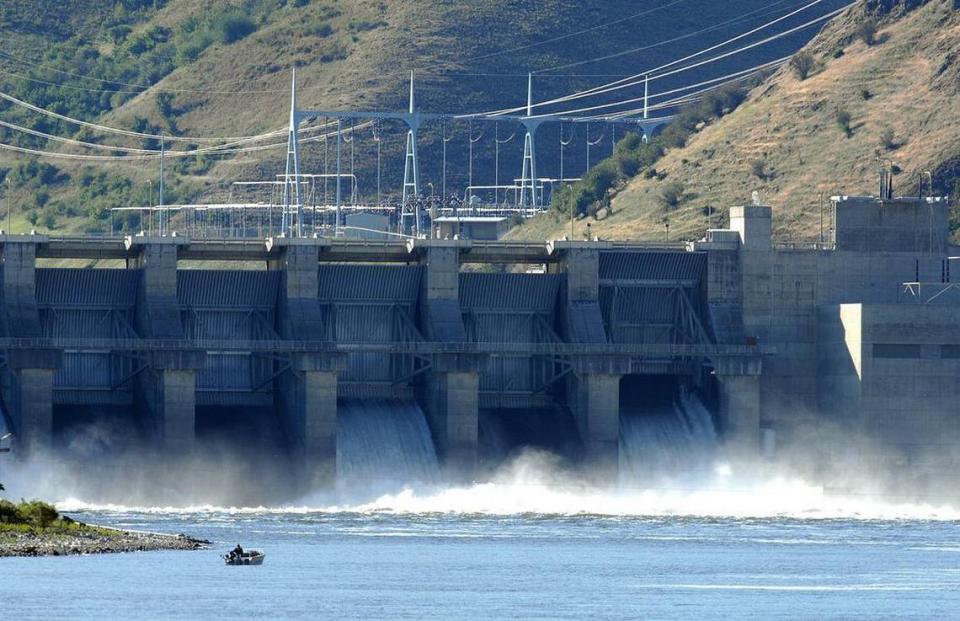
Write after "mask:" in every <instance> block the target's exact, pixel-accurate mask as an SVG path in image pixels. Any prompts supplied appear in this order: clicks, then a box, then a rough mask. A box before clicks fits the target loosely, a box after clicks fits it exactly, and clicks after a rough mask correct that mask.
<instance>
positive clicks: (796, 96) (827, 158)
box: [516, 0, 960, 239]
mask: <svg viewBox="0 0 960 621" xmlns="http://www.w3.org/2000/svg"><path fill="white" fill-rule="evenodd" d="M864 10H865V9H864V6H863V5H862V4H861V5H858V6H857V7H854V8H852V9H851V10H850V11H849V12H847V13H845V14H844V15H842V16H840V17H839V18H837V19H836V20H835V21H834V22H833V23H831V25H830V26H829V27H828V28H826V29H825V30H824V31H823V32H822V33H821V34H820V35H819V36H818V37H817V38H815V39H814V40H813V41H812V42H811V43H810V44H809V45H808V47H807V48H806V49H807V51H809V52H810V54H812V55H813V57H814V58H815V59H816V62H817V65H816V68H815V69H814V71H813V72H812V73H811V74H810V75H809V77H807V78H806V79H804V80H801V79H799V78H798V77H797V75H796V74H795V72H794V71H792V70H791V69H790V68H789V67H784V68H783V69H782V70H780V71H778V72H777V73H776V74H775V75H773V76H771V77H770V78H769V79H768V80H766V81H765V82H764V83H763V84H761V85H760V86H758V87H756V88H755V89H754V90H753V91H752V92H751V94H750V96H749V98H748V99H747V101H746V102H745V103H743V104H742V105H741V106H740V107H739V108H737V109H736V110H735V111H734V112H733V113H731V114H729V115H727V116H724V117H722V118H721V119H719V120H716V121H715V122H712V123H711V124H709V125H707V126H705V127H703V128H702V129H701V131H699V132H697V133H696V134H694V135H693V136H692V137H691V138H690V140H689V141H688V143H687V145H686V146H685V147H684V148H678V149H673V150H669V151H668V152H667V154H666V155H665V156H664V157H663V158H662V159H661V160H660V161H659V162H657V164H656V173H657V174H656V175H652V173H647V174H644V173H643V172H641V174H640V175H638V176H637V177H636V178H634V179H632V180H631V181H630V182H628V183H627V184H626V185H625V186H624V187H622V188H620V189H619V191H618V192H617V194H616V196H615V197H614V198H613V200H612V209H611V210H610V212H609V213H604V212H603V211H601V213H600V216H601V217H602V219H600V220H594V219H592V218H591V219H590V220H589V221H590V222H591V224H592V230H593V231H594V232H595V233H596V234H599V235H600V236H601V237H603V238H609V239H645V238H657V239H662V238H663V237H664V236H665V235H667V234H669V236H670V238H672V239H694V238H698V237H700V236H701V235H702V234H703V232H704V229H705V228H706V227H707V226H708V218H707V217H706V213H707V212H708V211H709V209H708V208H710V207H713V208H715V209H716V215H714V216H713V217H712V219H711V221H710V222H709V225H710V226H712V227H716V226H718V225H722V224H723V223H724V221H725V218H726V208H728V207H729V206H731V205H737V204H744V203H746V202H749V201H750V198H751V193H752V192H753V191H757V192H759V193H760V196H761V199H762V201H763V202H764V203H766V204H769V205H772V206H773V209H774V212H773V213H774V226H775V234H776V235H777V236H779V237H781V238H791V239H811V238H815V237H816V236H817V235H818V231H819V208H818V195H819V194H820V193H823V194H824V195H825V196H830V195H834V194H838V193H843V194H870V193H874V194H875V193H876V185H877V172H876V171H877V155H878V153H879V154H880V156H881V157H883V158H890V159H891V160H892V162H893V164H894V165H895V166H896V169H899V170H901V171H902V172H900V173H899V174H898V175H897V177H896V180H895V184H896V185H895V187H896V189H897V191H898V192H902V193H904V194H906V193H911V194H912V193H915V192H916V185H917V175H918V171H922V170H930V171H933V172H934V174H935V177H936V185H937V189H938V191H941V192H943V191H951V192H952V191H955V189H954V187H953V186H954V184H955V183H956V179H957V178H958V173H960V114H958V111H960V105H958V104H957V95H958V93H960V11H958V10H957V7H955V3H954V2H953V1H952V0H935V1H930V2H927V3H925V4H924V5H923V6H920V7H919V8H916V9H915V10H912V11H907V10H905V9H903V7H899V10H897V9H896V8H895V9H894V10H893V12H892V13H888V14H887V15H886V18H885V19H883V20H882V21H881V22H880V27H879V30H878V32H877V35H876V40H875V42H874V43H873V45H867V44H866V43H865V42H864V41H863V40H861V39H860V38H858V37H857V36H856V29H857V24H859V23H862V16H863V12H864ZM845 114H847V115H849V122H848V125H849V131H846V130H845V129H844V127H842V125H844V123H843V121H844V120H845V119H844V115H845ZM896 169H895V170H896ZM677 190H679V191H680V195H681V196H680V200H679V201H678V204H677V205H676V206H674V207H667V206H666V203H667V201H665V200H664V197H663V196H664V192H670V191H677ZM604 216H605V217H604ZM586 222H587V220H580V221H578V222H577V223H576V226H575V235H577V236H580V235H581V234H582V232H583V231H584V230H585V228H586ZM668 225H669V226H668ZM569 230H570V229H569V223H568V221H566V220H564V219H563V218H562V217H560V216H558V215H555V214H552V215H548V216H545V217H544V218H543V219H542V220H541V221H539V222H532V223H530V224H529V225H527V226H525V227H522V228H521V229H519V230H518V231H517V233H516V234H517V235H520V236H523V237H528V238H540V239H542V238H544V237H547V238H549V237H557V236H559V235H565V234H569Z"/></svg>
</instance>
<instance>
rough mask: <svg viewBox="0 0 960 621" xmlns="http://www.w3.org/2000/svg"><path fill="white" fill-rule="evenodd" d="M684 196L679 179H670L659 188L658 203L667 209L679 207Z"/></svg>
mask: <svg viewBox="0 0 960 621" xmlns="http://www.w3.org/2000/svg"><path fill="white" fill-rule="evenodd" d="M685 196H686V195H685V193H684V187H683V184H682V183H680V182H679V181H670V182H669V183H665V184H664V185H663V187H662V188H660V196H659V199H660V204H661V205H662V206H663V207H664V209H667V210H668V211H671V210H674V209H676V208H677V207H679V206H680V204H681V203H682V202H683V201H684V198H685Z"/></svg>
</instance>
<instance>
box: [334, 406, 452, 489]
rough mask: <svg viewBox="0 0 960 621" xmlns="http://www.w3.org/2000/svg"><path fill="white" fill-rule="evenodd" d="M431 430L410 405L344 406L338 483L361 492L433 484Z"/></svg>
mask: <svg viewBox="0 0 960 621" xmlns="http://www.w3.org/2000/svg"><path fill="white" fill-rule="evenodd" d="M438 472H439V465H438V460H437V453H436V450H435V449H434V446H433V440H432V439H431V437H430V429H429V428H428V427H427V422H426V419H425V418H424V415H423V411H422V410H421V409H420V406H419V405H417V403H416V402H413V401H392V400H375V401H371V400H345V401H342V402H340V404H339V406H338V412H337V483H338V486H340V487H349V488H352V489H358V488H359V489H365V490H375V489H379V490H381V491H382V490H384V489H395V488H396V487H397V485H403V484H410V485H415V484H435V483H436V482H437V480H438V476H439V474H438Z"/></svg>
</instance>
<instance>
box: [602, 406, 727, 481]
mask: <svg viewBox="0 0 960 621" xmlns="http://www.w3.org/2000/svg"><path fill="white" fill-rule="evenodd" d="M716 458H717V433H716V430H715V429H714V425H713V419H712V417H711V415H710V411H709V410H707V408H706V406H704V405H703V403H701V401H700V399H699V398H698V397H697V395H696V394H695V393H692V392H689V391H687V390H685V389H683V388H680V389H678V390H677V393H676V395H675V396H674V398H673V399H672V400H670V401H667V402H665V403H660V404H657V405H647V406H627V407H623V408H622V409H621V411H620V477H621V480H622V481H623V482H624V483H625V484H646V485H653V484H655V483H656V482H657V481H660V480H664V479H677V478H686V479H690V478H692V479H701V478H702V477H703V476H704V475H705V474H708V473H709V472H710V470H711V469H712V467H713V465H714V463H715V462H716Z"/></svg>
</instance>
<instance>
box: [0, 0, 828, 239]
mask: <svg viewBox="0 0 960 621" xmlns="http://www.w3.org/2000/svg"><path fill="white" fill-rule="evenodd" d="M684 2H686V5H684V4H683V3H684ZM842 2H843V0H825V2H824V3H823V4H822V6H820V7H818V10H821V11H828V10H831V9H832V8H836V6H839V5H840V4H841V3H842ZM694 4H696V5H698V10H696V11H690V10H688V8H689V6H691V5H694ZM774 4H776V5H778V6H775V7H773V8H771V7H770V6H769V3H768V2H767V1H766V0H729V1H728V2H724V3H713V2H708V3H703V2H699V1H698V0H679V1H678V0H650V1H649V2H645V3H642V5H638V3H636V2H635V0H602V1H601V0H593V1H590V2H584V1H582V0H545V1H542V2H536V3H534V2H527V1H521V0H477V1H472V2H452V1H451V0H391V1H386V0H114V1H113V2H109V3H105V2H101V1H100V0H16V2H2V1H0V91H3V92H6V93H14V94H15V95H16V96H18V97H20V98H22V99H25V100H27V101H30V102H32V103H36V104H37V105H40V106H42V107H45V108H49V109H54V110H57V111H59V112H61V113H63V114H66V115H68V116H73V117H77V118H83V119H86V120H90V121H96V122H102V123H105V124H108V125H111V126H119V127H124V128H127V129H135V130H137V131H145V132H149V133H158V132H163V133H164V134H165V135H168V136H169V135H171V134H176V135H186V136H243V135H249V134H253V133H259V132H262V131H265V130H270V129H277V128H280V127H282V126H283V125H284V123H285V122H286V119H287V114H288V109H289V101H288V96H289V80H290V67H292V66H297V67H298V68H299V69H298V76H299V79H300V86H301V90H300V97H301V103H302V104H304V105H309V106H311V107H313V106H315V107H317V108H333V109H343V108H348V107H351V108H359V109H378V108H379V109H396V108H400V107H402V106H403V105H404V103H405V102H404V97H405V81H406V79H407V71H409V70H410V69H411V68H416V69H417V70H418V76H419V77H418V85H419V90H418V92H419V94H420V105H421V106H422V109H425V110H431V111H448V112H465V111H477V110H490V109H497V108H502V107H505V106H510V105H517V104H520V103H522V102H523V99H524V95H525V87H526V72H527V71H528V70H536V69H545V68H549V67H552V66H557V65H565V64H567V63H572V62H577V63H579V62H582V61H584V60H585V59H590V58H596V57H607V56H611V55H612V57H611V58H610V59H609V60H605V61H604V62H602V63H600V64H587V65H584V66H582V67H581V66H578V67H577V68H576V69H575V70H572V73H571V70H564V71H561V72H556V71H554V72H553V73H552V74H551V75H543V76H541V77H538V79H537V85H536V89H537V98H538V99H546V98H549V97H553V96H557V95H560V94H564V93H568V92H571V91H573V90H576V89H578V88H583V87H586V86H592V85H595V84H596V83H597V81H598V80H602V79H607V78H606V77H599V76H595V75H592V74H597V73H599V74H601V76H608V75H628V74H632V73H635V71H636V70H637V66H638V64H640V65H646V66H649V65H653V66H655V65H657V64H659V63H663V62H667V61H669V60H672V59H674V58H677V57H680V56H682V55H684V54H689V53H692V52H694V51H695V50H698V49H701V48H702V47H703V46H704V45H707V44H709V43H713V42H715V41H721V40H723V39H724V38H726V37H729V36H732V35H734V34H737V33H739V32H742V31H743V30H744V29H746V28H750V27H753V26H757V25H759V24H761V23H763V22H764V21H767V20H769V19H771V18H772V16H773V15H779V14H782V13H783V12H784V11H786V10H788V9H789V5H784V4H783V3H774ZM51 16H56V19H51ZM637 16H639V17H637ZM740 16H749V17H746V18H744V21H742V22H741V23H731V24H730V25H728V26H723V27H719V25H722V24H724V23H726V22H727V21H728V20H731V19H733V18H736V17H740ZM793 19H794V20H795V22H785V23H784V24H783V27H786V26H787V25H788V24H791V23H796V22H800V21H803V20H804V19H809V16H808V15H798V16H796V17H795V18H793ZM229 23H232V24H233V26H232V27H233V28H234V30H231V34H230V36H225V31H224V30H223V27H224V26H225V24H229ZM705 27H717V28H718V29H715V30H712V31H711V32H710V33H709V36H708V37H706V38H701V37H688V38H686V39H683V40H679V41H676V42H674V43H671V44H670V45H655V46H653V47H650V49H645V50H644V51H643V53H642V55H641V54H625V55H620V54H618V53H619V52H622V51H623V50H625V49H629V48H633V47H636V46H637V45H638V43H639V42H643V43H648V42H658V41H661V42H662V41H663V40H664V39H665V36H664V33H680V32H687V33H689V32H696V31H699V30H701V29H703V28H705ZM584 29H587V31H586V34H582V35H578V36H570V34H571V33H579V32H581V31H583V30H584ZM811 35H812V30H810V29H807V30H803V31H801V32H798V33H795V34H794V35H791V36H790V37H787V38H785V39H781V40H778V41H776V42H775V44H773V45H770V46H765V47H764V48H763V49H762V50H761V49H758V50H757V51H756V53H751V54H743V55H740V56H738V57H735V58H731V59H728V60H725V61H722V62H719V63H716V64H713V65H710V66H709V67H707V68H706V69H705V70H704V71H706V70H707V69H709V71H708V72H707V73H704V74H700V73H699V70H698V71H692V72H689V73H688V74H684V75H682V76H678V78H677V79H678V80H679V81H678V83H676V84H672V83H671V84H664V86H663V88H670V87H676V86H680V85H682V84H686V83H692V82H696V81H697V80H701V79H705V78H707V77H713V76H715V75H717V74H722V73H724V72H731V71H735V70H737V69H741V68H744V67H749V66H752V65H754V64H757V63H759V62H763V61H765V60H769V59H771V58H776V57H778V56H782V55H784V54H788V53H790V52H791V51H793V50H796V49H797V48H799V47H800V46H801V45H803V44H804V43H805V42H806V41H808V40H809V37H810V36H811ZM711 72H716V73H711ZM0 119H2V120H4V121H6V122H12V123H18V124H22V125H27V126H29V127H32V128H33V129H36V130H39V131H43V132H50V133H54V134H57V135H60V136H74V137H79V138H80V139H85V140H91V139H92V140H99V141H103V142H109V143H110V144H111V145H118V146H125V147H133V148H144V147H146V148H151V149H156V148H158V147H157V145H156V144H142V142H143V141H139V140H135V139H130V140H126V139H122V138H121V139H117V138H116V137H113V138H104V137H102V136H101V137H96V135H95V134H94V133H92V132H85V131H81V132H78V131H77V128H76V127H74V126H72V125H67V124H64V123H60V122H55V121H50V120H49V119H40V118H38V117H37V116H36V115H34V114H32V113H27V112H25V111H23V110H20V109H17V108H15V107H13V106H11V105H10V104H8V103H6V102H0ZM454 129H455V130H456V131H457V132H458V133H457V139H456V140H457V141H456V142H454V143H452V144H451V150H450V156H449V159H450V167H449V168H450V170H451V172H450V185H451V187H453V188H456V191H457V192H462V191H463V186H464V185H465V177H466V174H465V171H466V169H467V165H466V160H467V149H466V145H465V140H464V135H465V128H464V127H458V128H454ZM501 129H502V130H503V131H504V132H506V131H510V130H509V129H507V128H506V127H504V128H501ZM551 132H553V133H551ZM438 134H439V130H438V128H437V127H434V126H427V127H425V128H424V134H423V136H422V141H421V157H422V159H423V168H422V170H421V176H422V177H423V178H424V179H428V180H430V181H431V182H433V183H434V184H435V185H439V181H440V170H441V165H440V157H439V154H440V147H439V139H438ZM489 134H492V131H489V132H488V136H487V137H486V139H485V140H484V141H482V142H481V143H478V145H477V151H478V152H477V153H476V155H475V160H476V161H475V167H474V168H475V172H476V175H477V177H478V178H482V179H483V182H490V183H492V182H493V177H494V171H493V168H494V167H493V161H494V156H493V150H494V149H493V146H492V143H493V140H492V135H489ZM403 137H404V134H403V132H401V131H394V132H390V133H388V134H387V135H385V138H384V144H383V146H384V153H385V157H384V164H383V175H384V179H385V183H386V184H387V185H389V186H390V189H392V190H393V191H394V192H396V191H397V189H398V187H399V183H400V180H401V178H402V166H403V160H402V156H401V155H400V154H401V153H402V149H403ZM0 141H2V142H4V143H6V144H16V145H18V146H20V147H30V148H35V149H46V150H53V151H71V152H77V150H78V149H76V148H74V147H66V146H63V145H59V144H56V143H50V142H46V141H44V140H43V139H41V138H38V137H31V136H25V135H23V134H21V133H18V132H16V131H14V130H12V129H3V128H0ZM154 142H155V141H154ZM278 142H280V143H282V142H283V137H281V138H280V139H279V140H278ZM518 142H519V141H515V142H514V146H516V144H517V143H518ZM557 142H558V140H557V135H556V128H555V127H544V129H543V135H542V136H541V143H540V147H541V150H542V151H543V152H544V156H545V157H547V159H551V157H552V156H553V155H555V154H552V153H551V150H553V151H556V150H557V148H558V147H557V146H556V145H557ZM355 146H356V149H357V153H356V159H357V167H358V173H359V174H360V177H361V185H362V191H365V192H367V193H368V195H369V193H371V192H373V191H374V189H375V181H374V180H375V179H376V174H375V172H374V171H373V170H372V168H373V166H374V164H373V163H374V162H375V161H376V155H375V154H376V147H375V146H374V143H373V141H372V140H371V136H370V134H369V132H368V133H366V134H365V135H364V137H363V139H362V140H361V141H358V142H357V144H356V145H355ZM303 151H304V167H305V169H307V170H310V171H312V172H317V171H319V170H320V169H321V162H322V155H323V154H322V151H323V149H322V147H321V146H320V145H318V144H317V143H313V144H310V145H307V146H305V148H304V150H303ZM567 155H568V166H569V167H570V168H571V169H575V168H576V167H577V166H578V165H580V166H582V164H580V162H579V159H578V158H580V159H584V157H583V153H582V149H577V150H576V152H575V153H568V154H567ZM520 158H521V149H520V148H513V149H505V153H503V154H501V160H500V164H501V166H502V170H503V171H507V170H510V171H519V170H520ZM553 159H555V157H553ZM41 163H42V164H49V165H50V166H54V167H55V169H49V168H48V169H41V168H38V167H37V166H35V165H34V163H33V162H32V161H31V160H30V158H28V157H25V156H23V155H22V154H17V153H9V152H6V151H4V152H0V178H3V177H6V178H7V179H9V180H10V181H9V187H6V186H0V194H2V198H3V200H4V201H12V202H13V203H14V204H15V205H16V208H15V209H14V217H13V228H14V230H17V231H19V230H24V229H25V228H34V227H35V228H38V229H39V230H44V231H47V230H49V231H69V232H73V231H79V230H88V231H102V230H105V227H106V226H107V222H108V210H109V209H110V208H114V207H128V206H132V205H133V206H137V205H145V204H147V203H148V201H149V200H151V199H150V196H151V195H150V190H149V188H150V185H149V183H150V182H151V181H155V180H156V178H157V175H158V170H157V169H158V166H157V163H156V162H154V161H148V162H143V161H121V162H114V161H111V162H109V163H87V162H84V163H78V162H75V161H69V160H63V159H48V160H43V161H42V162H41ZM26 164H30V167H29V169H24V170H19V169H20V168H21V167H23V166H24V165H26ZM283 164H284V146H283V145H282V144H281V145H280V146H278V147H276V148H274V149H272V150H269V151H260V152H257V153H253V154H250V153H248V154H242V155H237V156H235V157H220V158H215V157H208V158H205V160H204V161H196V162H194V161H183V162H182V165H179V166H178V165H174V164H172V165H171V166H169V167H168V169H167V172H166V186H165V187H166V192H167V196H166V198H167V202H190V201H205V202H209V201H214V200H219V199H223V198H225V197H226V196H227V194H228V192H229V188H230V182H231V181H233V180H237V179H270V178H273V175H274V174H275V173H277V172H280V171H281V169H282V166H283ZM154 200H155V198H154ZM2 209H3V208H0V211H2Z"/></svg>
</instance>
